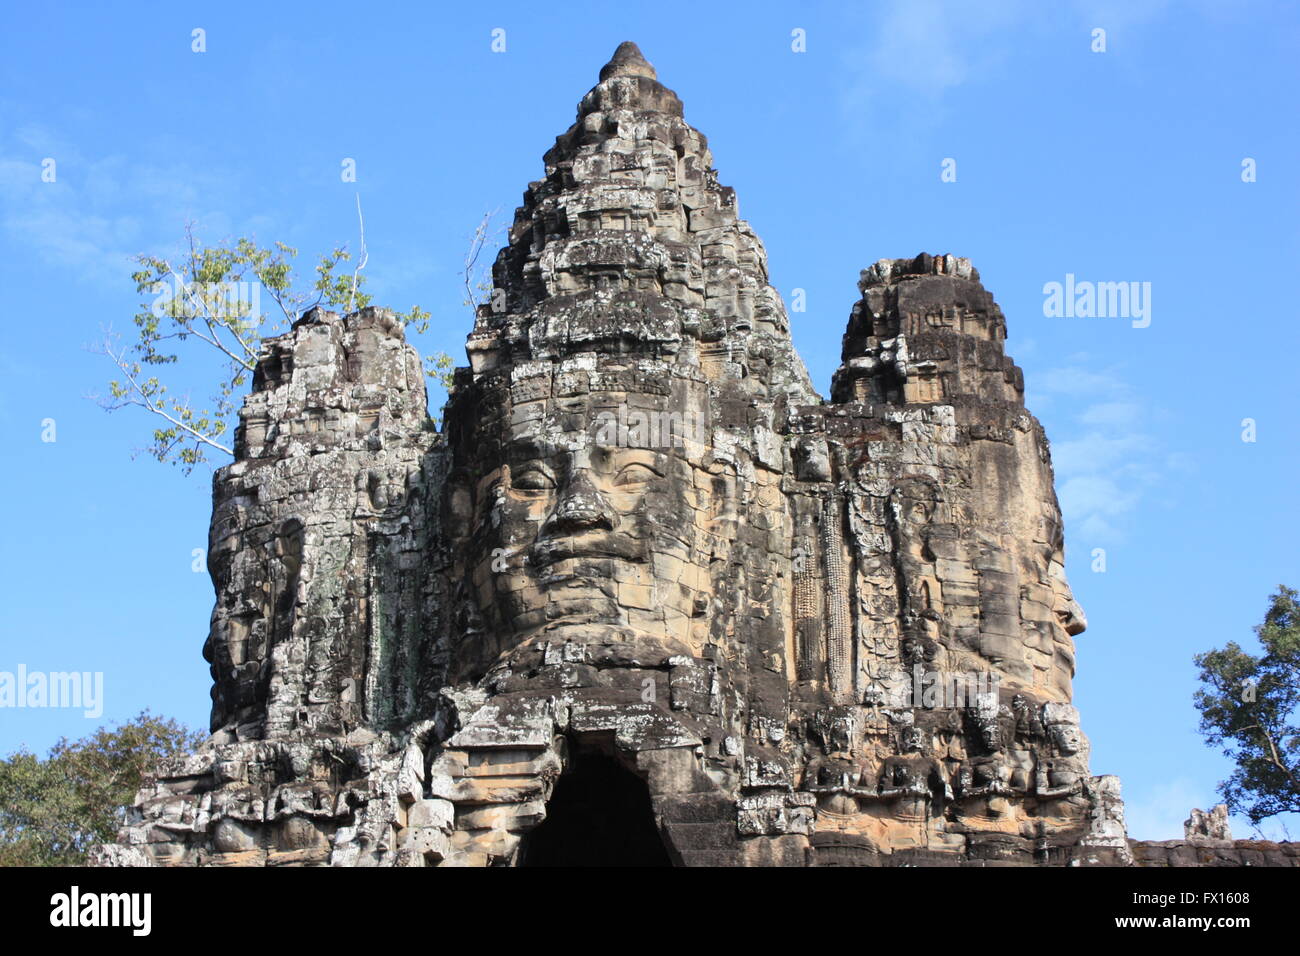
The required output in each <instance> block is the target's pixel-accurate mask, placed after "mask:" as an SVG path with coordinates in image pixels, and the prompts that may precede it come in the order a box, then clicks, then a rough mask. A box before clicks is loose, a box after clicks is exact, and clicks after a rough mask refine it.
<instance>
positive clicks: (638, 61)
mask: <svg viewBox="0 0 1300 956" xmlns="http://www.w3.org/2000/svg"><path fill="white" fill-rule="evenodd" d="M611 76H645V77H649V78H650V79H652V80H654V79H657V78H658V77H656V75H655V68H654V67H653V66H651V65H650V63H649V61H647V60H646V58H645V57H644V56H642V55H641V48H640V47H638V46H637V45H636V44H635V43H633V42H632V41H631V40H624V41H623V42H622V43H620V44H619V45H618V49H617V50H615V51H614V56H613V57H611V58H610V61H609V62H608V63H606V64H605V65H604V66H603V67H602V68H601V70H600V78H601V80H602V81H604V80H608V79H609V78H610V77H611Z"/></svg>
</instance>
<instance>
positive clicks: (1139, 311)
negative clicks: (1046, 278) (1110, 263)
mask: <svg viewBox="0 0 1300 956" xmlns="http://www.w3.org/2000/svg"><path fill="white" fill-rule="evenodd" d="M1043 297H1044V298H1043V315H1044V316H1046V317H1047V318H1049V319H1054V318H1056V319H1059V318H1065V319H1075V318H1078V319H1092V318H1097V319H1132V320H1133V323H1132V324H1133V328H1135V329H1145V328H1146V327H1147V326H1148V325H1150V324H1151V283H1150V282H1089V281H1087V280H1083V281H1078V280H1076V279H1075V278H1074V273H1073V272H1067V273H1066V274H1065V281H1064V282H1048V283H1045V284H1044V285H1043Z"/></svg>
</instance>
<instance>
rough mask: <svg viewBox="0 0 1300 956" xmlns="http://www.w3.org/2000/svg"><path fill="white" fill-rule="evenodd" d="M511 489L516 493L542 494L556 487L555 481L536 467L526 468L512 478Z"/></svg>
mask: <svg viewBox="0 0 1300 956" xmlns="http://www.w3.org/2000/svg"><path fill="white" fill-rule="evenodd" d="M510 487H512V488H513V489H514V490H515V491H524V492H540V491H550V490H551V489H552V488H554V487H555V479H553V478H552V477H551V476H550V475H548V474H547V473H546V472H545V471H544V470H543V469H541V468H538V467H536V466H531V467H527V468H525V469H524V470H523V471H521V472H520V473H519V474H517V475H511V476H510Z"/></svg>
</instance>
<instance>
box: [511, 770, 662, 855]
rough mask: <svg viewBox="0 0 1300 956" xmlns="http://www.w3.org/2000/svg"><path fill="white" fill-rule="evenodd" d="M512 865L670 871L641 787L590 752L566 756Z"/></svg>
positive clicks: (626, 773)
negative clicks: (543, 811)
mask: <svg viewBox="0 0 1300 956" xmlns="http://www.w3.org/2000/svg"><path fill="white" fill-rule="evenodd" d="M518 859H519V865H520V866H672V861H671V860H670V858H669V856H668V851H667V850H666V849H665V847H664V843H663V840H662V839H661V837H660V835H659V828H658V826H657V825H656V824H655V817H654V810H653V809H652V807H651V803H650V791H649V790H648V789H647V788H646V785H645V783H644V782H643V781H642V780H641V778H640V777H638V776H637V775H636V774H634V773H632V772H631V771H629V770H627V769H625V768H624V767H623V766H621V765H620V764H619V763H618V761H616V760H615V759H614V758H612V757H609V756H607V755H605V754H604V753H601V752H599V751H596V750H585V751H583V750H579V751H578V752H577V753H575V754H573V755H572V757H571V761H570V765H569V767H568V768H567V769H566V770H565V771H564V773H563V774H562V775H561V776H560V778H559V779H558V780H557V781H556V783H555V790H554V792H553V793H552V794H551V799H550V800H549V801H548V802H547V804H546V819H545V820H543V821H542V822H541V823H540V824H538V825H537V827H536V828H534V829H533V830H532V831H530V832H529V833H528V834H527V835H525V836H524V838H523V841H522V843H521V844H520V847H519V857H518Z"/></svg>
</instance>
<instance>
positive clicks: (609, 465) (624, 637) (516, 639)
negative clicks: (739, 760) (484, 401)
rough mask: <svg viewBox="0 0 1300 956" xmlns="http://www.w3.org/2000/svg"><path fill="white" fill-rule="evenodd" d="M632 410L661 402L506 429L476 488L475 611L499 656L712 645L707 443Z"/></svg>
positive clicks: (666, 419)
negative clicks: (526, 647) (564, 647)
mask: <svg viewBox="0 0 1300 956" xmlns="http://www.w3.org/2000/svg"><path fill="white" fill-rule="evenodd" d="M620 397H622V396H620ZM659 398H660V399H661V402H660V403H661V404H663V405H666V404H667V399H666V398H665V397H662V396H661V397H659ZM633 400H635V401H636V404H637V405H638V406H640V405H650V404H653V399H650V398H648V397H645V396H637V397H636V398H635V399H633V398H632V397H631V396H628V397H627V400H625V401H621V402H617V403H616V404H615V405H614V406H612V407H610V406H607V405H606V406H600V407H596V406H593V405H592V404H591V402H590V400H589V399H585V398H580V399H571V400H553V399H549V398H548V399H545V400H543V401H541V402H533V403H529V408H530V414H526V415H518V414H516V415H515V416H514V418H513V420H512V422H511V423H510V424H509V425H508V426H506V433H505V436H504V439H503V441H502V442H501V443H500V446H499V447H500V449H501V454H500V458H501V459H502V460H501V461H499V462H498V463H496V467H494V468H492V469H491V470H489V471H487V472H486V473H485V474H484V475H483V477H482V478H481V479H480V480H479V482H478V485H477V487H476V488H475V489H473V495H472V497H473V499H474V501H475V502H476V507H475V515H474V521H473V527H474V529H475V530H474V531H473V532H472V533H471V540H470V542H469V550H470V553H471V555H472V557H471V562H470V568H469V574H470V578H471V580H472V584H473V596H472V599H473V600H474V602H475V604H476V605H477V611H478V612H479V614H480V615H481V617H482V619H483V621H484V623H485V627H486V629H487V630H488V631H489V632H491V634H492V635H493V636H494V637H495V640H494V641H493V642H492V643H493V644H494V645H495V648H496V650H497V651H498V652H504V651H507V650H509V649H511V648H513V647H516V646H519V645H521V644H524V643H527V642H530V641H534V640H539V641H547V642H565V641H576V642H578V643H588V642H591V641H600V640H611V639H612V640H617V641H626V642H636V641H638V640H642V639H651V640H653V642H654V643H655V644H656V645H657V646H660V647H667V648H669V649H671V650H672V651H673V652H674V653H690V652H692V651H694V650H698V646H699V645H700V643H702V640H703V636H704V627H705V624H704V620H703V612H704V610H705V608H706V606H707V598H708V594H709V590H710V589H709V584H708V581H709V579H708V555H709V553H710V552H711V550H712V548H711V532H710V528H711V525H712V522H713V519H714V518H716V517H717V516H718V512H719V510H720V509H719V506H718V505H717V501H718V500H720V496H719V495H717V494H715V493H714V490H713V480H714V479H713V476H711V475H710V474H709V473H708V471H707V470H706V469H705V467H704V455H705V448H706V444H705V443H704V442H701V441H699V440H697V439H699V438H701V437H703V436H702V435H701V434H699V433H698V432H697V431H695V430H693V429H692V427H691V423H689V422H686V423H683V422H682V420H681V416H677V417H676V418H674V417H672V416H670V415H669V414H668V413H667V412H663V413H657V414H656V413H654V412H653V411H646V412H642V413H637V412H632V413H629V412H628V410H627V406H628V403H629V401H633ZM516 409H518V405H517V406H516ZM723 484H724V485H725V482H724V483H723ZM721 497H725V495H722V496H721Z"/></svg>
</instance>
